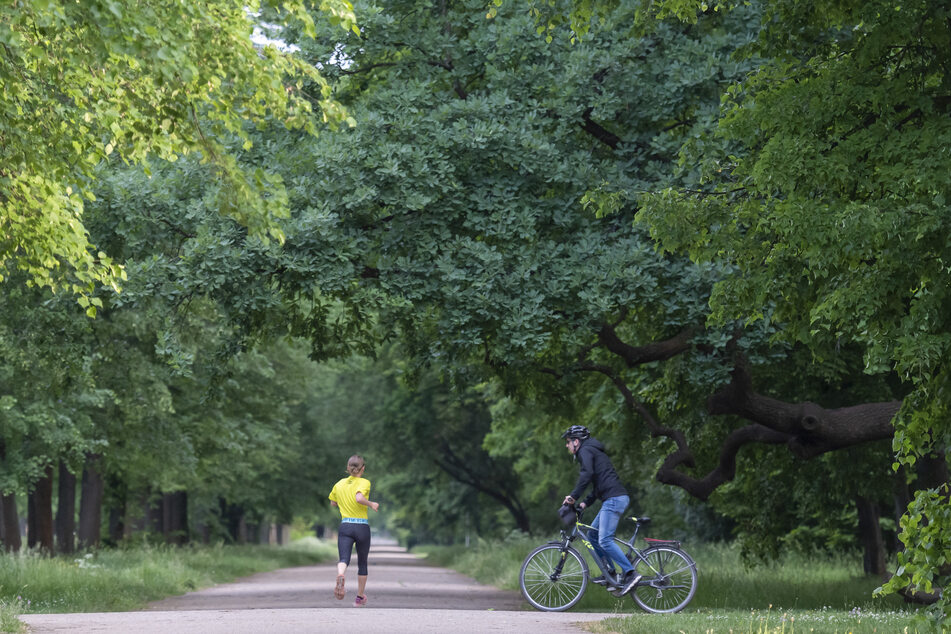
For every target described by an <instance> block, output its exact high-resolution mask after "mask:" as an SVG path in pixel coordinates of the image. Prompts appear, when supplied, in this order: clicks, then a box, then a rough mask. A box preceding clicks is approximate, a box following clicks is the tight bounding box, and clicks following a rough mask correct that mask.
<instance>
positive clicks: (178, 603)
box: [20, 543, 612, 634]
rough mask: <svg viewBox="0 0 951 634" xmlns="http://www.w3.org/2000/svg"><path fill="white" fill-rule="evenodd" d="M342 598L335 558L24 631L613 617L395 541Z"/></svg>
mask: <svg viewBox="0 0 951 634" xmlns="http://www.w3.org/2000/svg"><path fill="white" fill-rule="evenodd" d="M353 564H354V565H352V566H351V567H350V568H349V569H348V570H347V596H346V598H345V599H344V600H343V601H338V600H336V599H334V598H333V582H334V579H335V577H336V570H335V566H334V565H333V564H327V565H321V566H304V567H300V568H285V569H282V570H276V571H274V572H268V573H261V574H257V575H253V576H251V577H247V578H244V579H240V580H238V581H236V582H234V583H226V584H222V585H219V586H214V587H212V588H207V589H205V590H199V591H197V592H190V593H188V594H185V595H181V596H177V597H171V598H169V599H165V600H163V601H157V602H155V603H152V604H150V605H149V606H148V607H147V608H146V609H145V610H142V611H139V612H107V613H82V614H27V615H23V616H22V617H20V618H21V620H22V621H24V622H25V623H27V625H28V626H29V631H30V632H35V633H37V634H39V633H47V632H49V633H66V632H68V633H73V634H75V633H78V632H97V633H99V632H103V633H110V634H112V633H115V634H118V633H120V632H122V633H126V632H136V633H137V634H138V633H142V634H159V633H161V634H167V633H171V632H176V633H177V632H201V633H202V634H206V633H207V634H225V633H228V634H232V633H239V632H282V633H293V632H330V633H332V632H349V633H353V632H359V633H360V634H372V633H376V632H386V633H394V634H401V633H406V634H419V633H422V632H454V633H455V632H462V633H470V632H471V633H475V632H503V631H504V632H511V631H521V632H545V634H561V633H567V632H573V633H577V632H582V631H584V630H583V629H582V622H584V621H597V620H601V619H602V618H605V617H608V616H612V615H610V614H591V613H582V612H577V613H575V612H566V613H544V612H537V611H535V610H531V609H530V608H529V606H528V604H526V603H525V601H524V600H523V599H522V598H521V596H520V595H519V593H518V592H511V591H506V590H498V589H496V588H493V587H490V586H484V585H480V584H478V583H476V582H475V581H473V580H472V579H470V578H468V577H466V576H464V575H461V574H458V573H456V572H453V571H450V570H446V569H444V568H436V567H434V566H427V565H425V564H424V562H423V561H422V560H420V559H419V558H417V557H416V556H414V555H411V554H409V553H407V552H406V551H405V550H404V549H402V548H400V547H398V546H396V545H393V544H385V543H380V544H374V546H373V549H372V551H371V553H370V575H369V582H368V583H367V598H368V599H369V604H368V605H367V606H366V607H363V608H354V607H353V597H354V595H355V590H356V581H357V579H356V559H354V561H353Z"/></svg>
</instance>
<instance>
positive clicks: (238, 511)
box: [218, 498, 244, 544]
mask: <svg viewBox="0 0 951 634" xmlns="http://www.w3.org/2000/svg"><path fill="white" fill-rule="evenodd" d="M218 506H219V508H220V509H221V511H220V513H221V520H222V523H224V525H225V528H227V530H228V535H229V536H230V537H231V540H232V543H235V544H237V543H243V542H242V541H241V540H242V539H243V534H242V533H243V531H242V530H241V529H242V527H243V524H244V509H243V508H242V507H241V506H239V505H237V504H229V503H228V501H227V500H225V499H224V498H218Z"/></svg>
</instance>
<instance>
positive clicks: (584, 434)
mask: <svg viewBox="0 0 951 634" xmlns="http://www.w3.org/2000/svg"><path fill="white" fill-rule="evenodd" d="M561 437H562V438H578V439H580V440H587V439H588V438H590V437H591V432H589V431H588V428H587V427H585V426H584V425H572V426H571V427H569V428H568V429H567V430H565V433H563V434H562V435H561Z"/></svg>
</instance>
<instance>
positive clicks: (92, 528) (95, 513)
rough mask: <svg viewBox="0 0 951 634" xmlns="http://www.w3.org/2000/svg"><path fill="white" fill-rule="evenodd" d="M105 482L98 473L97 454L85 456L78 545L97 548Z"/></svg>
mask: <svg viewBox="0 0 951 634" xmlns="http://www.w3.org/2000/svg"><path fill="white" fill-rule="evenodd" d="M104 489H105V484H104V482H103V479H102V474H101V473H99V456H98V455H96V454H90V455H88V456H86V467H85V468H84V469H83V482H82V498H81V499H80V501H79V546H80V548H97V547H98V546H99V540H100V538H101V536H102V497H103V493H104Z"/></svg>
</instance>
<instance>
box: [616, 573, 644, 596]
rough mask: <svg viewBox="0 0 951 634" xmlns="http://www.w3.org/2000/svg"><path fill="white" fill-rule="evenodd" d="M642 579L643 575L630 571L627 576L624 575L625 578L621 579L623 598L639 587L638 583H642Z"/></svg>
mask: <svg viewBox="0 0 951 634" xmlns="http://www.w3.org/2000/svg"><path fill="white" fill-rule="evenodd" d="M641 578H642V577H641V575H639V574H637V573H635V572H634V571H633V570H629V571H628V572H627V574H626V575H624V578H623V579H621V583H620V584H619V586H620V588H621V596H623V595H625V594H627V593H628V592H630V591H631V590H633V589H634V586H636V585H637V582H638V581H640V580H641Z"/></svg>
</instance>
